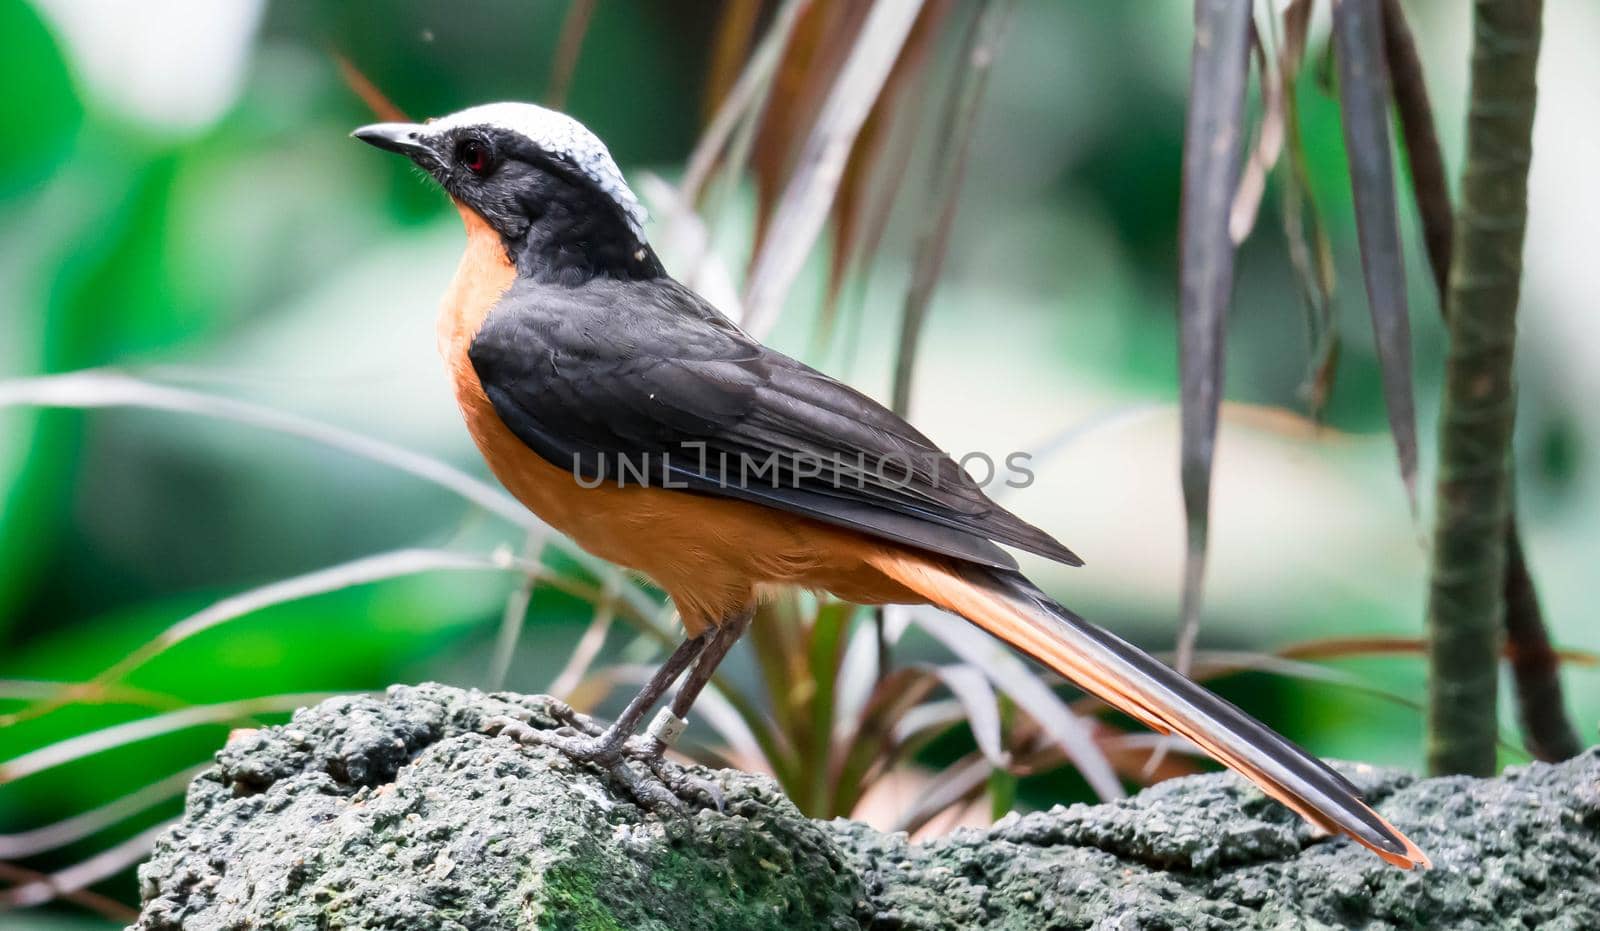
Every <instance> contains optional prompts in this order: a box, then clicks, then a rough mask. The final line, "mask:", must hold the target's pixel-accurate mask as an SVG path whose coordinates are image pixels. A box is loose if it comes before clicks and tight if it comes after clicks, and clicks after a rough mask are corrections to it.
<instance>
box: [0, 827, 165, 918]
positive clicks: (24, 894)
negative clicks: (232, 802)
mask: <svg viewBox="0 0 1600 931" xmlns="http://www.w3.org/2000/svg"><path fill="white" fill-rule="evenodd" d="M171 826H172V822H163V823H162V824H157V825H155V826H153V827H149V828H146V829H145V830H143V831H141V832H139V833H138V834H135V835H134V836H133V837H130V838H128V839H127V840H125V841H123V842H121V843H119V844H117V845H115V846H113V847H109V848H107V849H105V850H102V851H100V852H99V853H97V854H95V855H94V856H92V857H90V858H89V859H87V860H84V861H83V862H81V863H76V864H74V865H72V866H69V867H67V868H66V869H64V870H60V871H58V872H55V873H51V874H50V875H49V876H47V877H45V878H44V879H40V880H37V881H35V882H31V883H28V884H26V885H22V886H18V887H16V888H15V889H7V890H5V891H4V892H0V906H9V907H13V908H28V907H30V906H35V905H43V904H44V903H46V902H49V901H51V900H52V899H58V898H61V897H62V896H63V895H65V894H66V893H69V892H77V891H79V890H81V889H86V888H88V887H89V886H92V885H94V884H95V883H97V882H99V881H100V880H102V879H108V878H110V877H112V876H115V875H116V874H118V873H120V872H122V871H123V870H125V869H127V868H128V867H130V866H132V865H134V864H135V863H138V862H139V861H140V860H143V859H144V858H145V857H146V856H148V855H149V854H150V850H151V848H152V847H154V846H155V843H156V838H157V837H160V836H161V835H162V834H163V833H165V832H166V830H167V828H170V827H171Z"/></svg>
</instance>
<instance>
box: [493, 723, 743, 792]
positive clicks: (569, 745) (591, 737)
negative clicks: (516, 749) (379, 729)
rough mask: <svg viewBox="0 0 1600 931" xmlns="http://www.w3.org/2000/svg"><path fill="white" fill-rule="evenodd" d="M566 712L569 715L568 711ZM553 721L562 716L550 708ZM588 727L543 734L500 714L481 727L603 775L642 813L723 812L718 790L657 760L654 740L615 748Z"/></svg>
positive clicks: (658, 750) (633, 741) (658, 748)
mask: <svg viewBox="0 0 1600 931" xmlns="http://www.w3.org/2000/svg"><path fill="white" fill-rule="evenodd" d="M567 710H568V711H569V712H570V711H571V709H570V708H569V709H567ZM573 714H574V715H575V714H576V712H573ZM551 716H552V717H557V718H558V719H559V718H560V717H561V715H560V713H559V712H557V711H555V710H553V709H552V711H551ZM563 723H566V722H563ZM587 723H588V722H584V721H582V720H581V719H575V720H574V721H573V722H572V723H571V725H570V726H571V727H572V728H573V729H574V730H577V731H579V732H580V733H581V735H582V736H576V735H571V734H563V733H561V732H560V731H550V730H541V729H539V728H535V727H532V726H530V725H529V724H527V723H526V722H524V721H518V720H517V719H515V718H512V717H508V716H505V715H500V716H497V717H493V718H490V719H489V720H488V721H486V722H484V730H485V731H486V732H487V733H489V734H490V735H495V736H502V737H509V738H511V739H512V740H515V741H516V742H517V743H519V744H522V745H523V746H535V745H538V746H543V747H549V748H551V749H552V750H555V751H557V752H559V753H560V754H561V755H562V756H565V757H566V758H567V759H569V760H572V761H574V762H577V763H588V764H590V765H592V766H595V767H597V768H599V769H601V770H604V771H605V772H607V773H608V774H610V775H611V777H612V778H613V779H615V780H616V781H617V782H618V783H620V784H621V785H622V787H623V788H625V789H626V790H627V791H628V794H629V795H631V796H633V799H634V801H635V802H637V803H638V804H639V807H640V808H643V809H644V810H646V811H649V812H654V813H660V812H662V811H670V812H672V813H673V814H675V815H682V814H685V813H686V811H687V809H686V804H693V803H695V802H699V803H701V806H702V807H706V808H715V809H716V810H717V811H718V812H721V811H723V810H724V808H725V807H726V800H725V799H724V797H723V795H722V790H721V789H719V788H717V786H715V785H713V784H712V783H710V782H708V781H707V780H704V779H699V778H696V777H694V776H691V775H689V774H688V773H686V772H684V771H683V770H681V769H679V768H677V767H671V766H668V765H667V763H666V761H665V760H664V759H662V757H661V751H662V749H663V748H662V747H661V746H660V743H659V742H658V741H654V740H651V739H649V738H633V739H630V740H628V741H627V742H626V743H623V744H622V745H620V746H618V745H616V744H614V743H612V742H609V741H606V740H605V739H603V735H604V733H605V732H604V731H603V730H599V729H598V728H593V730H591V727H592V725H591V727H584V726H582V725H583V724H587ZM596 731H598V732H597V733H596ZM630 760H632V761H635V762H638V763H640V764H642V765H643V766H644V768H645V770H646V772H645V773H640V772H639V771H638V770H637V769H635V768H634V767H632V766H630V765H628V763H629V761H630Z"/></svg>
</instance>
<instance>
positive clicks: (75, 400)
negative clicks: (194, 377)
mask: <svg viewBox="0 0 1600 931" xmlns="http://www.w3.org/2000/svg"><path fill="white" fill-rule="evenodd" d="M22 404H31V405H35V406H38V407H71V408H95V407H143V408H153V409H156V410H167V411H175V412H178V413H185V414H197V415H199V416H202V417H212V418H216V419H218V420H231V421H234V422H236V423H242V424H246V425H248V426H252V427H259V428H261V429H265V430H271V431H273V432H276V433H286V434H289V435H291V436H298V437H301V438H303V439H308V440H312V441H313V442H317V443H321V444H323V445H324V446H331V447H333V448H334V449H340V450H343V451H345V452H348V453H351V454H353V455H356V456H360V457H361V458H363V459H371V460H373V461H374V462H381V463H383V464H384V465H387V466H390V467H392V468H395V469H398V470H400V471H402V472H408V473H410V474H412V475H415V476H417V477H418V478H421V479H425V480H427V481H430V482H432V483H434V484H436V485H439V486H441V487H444V488H448V489H449V490H451V491H453V492H455V493H456V494H458V495H460V496H461V497H463V498H465V499H467V500H468V501H471V502H472V503H473V504H476V505H478V506H479V507H481V508H483V509H484V510H486V511H488V512H490V513H491V514H495V515H497V516H499V517H502V518H504V519H506V520H507V521H510V522H511V523H513V524H515V525H517V526H519V527H522V528H525V529H528V530H532V529H535V528H539V527H544V526H546V525H545V524H544V522H543V521H541V520H539V519H538V518H537V517H534V516H533V514H532V513H531V512H530V511H529V510H528V509H527V508H525V507H523V506H522V505H521V504H519V503H518V502H517V501H516V499H514V498H512V497H511V496H510V495H508V494H506V493H505V492H503V491H501V490H500V489H498V488H495V487H493V486H491V485H489V484H487V483H485V482H481V481H479V480H478V479H476V478H473V477H472V476H470V475H468V474H467V473H465V472H462V471H461V470H460V469H457V468H455V467H454V466H450V465H446V464H445V463H443V462H440V461H439V460H437V459H432V458H429V457H427V456H424V455H421V454H419V453H414V452H412V451H411V450H408V449H404V448H402V447H399V446H395V445H394V444H392V443H385V442H384V441H382V440H376V439H373V438H371V437H367V436H362V435H361V434H359V433H354V432H351V431H349V430H345V429H342V428H340V427H335V426H333V425H331V424H326V423H322V422H320V421H316V420H312V419H311V418H309V417H301V416H299V415H296V414H289V413H285V412H283V411H278V410H273V409H272V408H269V407H263V406H261V405H259V404H252V403H250V402H248V401H239V400H235V399H234V398H226V397H221V396H219V395H210V394H203V393H201V392H198V391H190V390H188V389H184V388H173V387H170V386H167V385H159V384H156V383H154V382H149V381H144V380H142V379H139V378H134V377H133V376H130V375H125V374H123V373H121V372H116V371H112V370H109V369H87V370H84V371H79V372H68V373H65V374H61V375H43V376H40V377H37V378H17V379H7V380H0V407H9V406H12V405H22Z"/></svg>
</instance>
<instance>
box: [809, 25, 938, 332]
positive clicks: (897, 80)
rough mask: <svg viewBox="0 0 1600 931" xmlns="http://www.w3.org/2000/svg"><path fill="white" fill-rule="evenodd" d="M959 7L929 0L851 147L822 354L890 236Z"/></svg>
mask: <svg viewBox="0 0 1600 931" xmlns="http://www.w3.org/2000/svg"><path fill="white" fill-rule="evenodd" d="M955 8H956V5H955V3H954V2H953V0H928V2H926V3H924V4H923V6H922V12H921V13H920V14H918V16H917V21H916V22H915V23H913V24H912V26H911V34H910V35H909V36H908V37H907V38H906V43H905V46H904V47H903V48H902V49H901V50H900V57H899V58H897V59H896V60H895V63H894V68H893V69H892V70H891V71H890V72H889V77H888V79H887V80H886V81H885V82H884V85H883V91H882V92H881V93H880V94H879V95H878V100H877V103H875V104H873V107H872V111H871V112H870V113H869V114H868V115H867V121H866V123H864V124H863V125H862V127H861V133H860V135H859V136H858V137H857V139H856V144H855V146H854V148H852V149H851V151H850V160H849V161H848V162H847V163H846V165H845V171H844V178H843V179H841V181H840V184H839V194H838V197H837V198H835V200H834V204H833V232H834V238H833V248H832V250H831V255H830V257H829V263H828V281H827V286H826V287H825V288H824V289H823V300H822V310H821V312H820V313H819V314H818V315H817V323H816V327H815V328H814V329H813V331H812V335H811V339H812V346H813V352H814V353H815V354H819V355H820V354H821V353H822V352H823V351H824V350H825V349H826V347H827V344H828V342H829V340H830V338H831V336H832V334H833V328H834V325H835V323H836V322H837V315H838V310H839V301H840V297H841V296H842V294H843V291H844V285H845V281H846V279H847V278H848V276H849V273H850V270H851V269H852V268H853V267H854V268H859V269H861V270H862V271H863V272H866V271H867V270H869V269H870V268H871V267H872V264H871V263H872V259H873V256H874V255H875V254H876V252H877V250H878V247H879V246H880V245H881V243H882V237H883V234H884V231H885V230H886V228H887V227H888V223H889V215H890V213H892V212H893V209H894V205H895V203H896V201H897V197H898V194H899V189H900V186H901V184H902V183H903V182H904V181H905V178H906V176H907V175H908V174H909V173H910V172H908V171H907V170H906V165H907V164H908V162H909V161H910V159H911V149H912V146H913V144H914V142H915V138H916V129H917V126H918V124H920V122H921V117H922V115H923V113H924V111H925V110H926V109H927V108H926V107H923V106H922V105H921V100H920V98H921V97H922V95H923V94H924V93H925V90H926V85H927V82H928V75H927V73H928V70H929V65H930V62H932V61H933V60H934V56H933V54H932V53H933V51H934V48H935V47H936V46H937V45H938V44H939V40H940V38H941V36H942V34H943V26H944V22H945V20H946V19H948V18H949V16H950V13H951V12H952V11H953V10H954V9H955Z"/></svg>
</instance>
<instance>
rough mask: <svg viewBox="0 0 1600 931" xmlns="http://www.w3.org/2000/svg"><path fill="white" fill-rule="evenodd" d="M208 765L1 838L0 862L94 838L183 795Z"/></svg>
mask: <svg viewBox="0 0 1600 931" xmlns="http://www.w3.org/2000/svg"><path fill="white" fill-rule="evenodd" d="M209 765H210V764H209V763H204V764H201V765H199V766H191V767H189V768H188V769H185V770H182V771H180V772H176V773H173V774H172V775H170V776H168V777H166V778H165V779H160V780H157V781H155V782H152V783H150V784H149V785H147V786H143V787H141V788H138V789H134V790H133V791H132V792H129V793H127V794H126V795H123V796H121V797H120V798H117V799H114V800H112V801H110V802H107V803H106V804H104V805H101V806H100V807H99V808H94V809H91V810H89V811H86V812H84V813H82V814H79V815H73V816H72V817H70V818H63V819H61V820H60V821H57V822H55V823H53V824H47V825H44V826H43V827H37V828H33V829H32V830H28V831H19V832H17V833H15V834H0V860H20V859H22V858H23V857H31V856H33V855H34V854H37V853H42V852H44V851H46V850H55V849H56V848H58V847H65V846H66V845H68V844H71V843H74V842H76V841H80V840H82V839H84V838H85V837H88V836H90V835H91V834H97V833H99V832H100V831H103V830H105V829H106V828H108V827H110V826H111V825H113V824H116V823H117V822H119V821H122V820H123V819H125V818H128V817H129V816H131V815H136V814H138V813H139V812H141V811H144V810H145V809H147V808H151V807H154V806H156V805H159V804H161V803H162V802H165V801H167V800H168V799H171V798H176V797H178V796H180V795H182V794H183V793H184V789H185V788H187V787H188V785H189V782H190V781H191V780H193V779H194V777H195V776H198V775H199V774H200V772H201V771H202V770H204V769H205V768H206V767H207V766H209Z"/></svg>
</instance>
